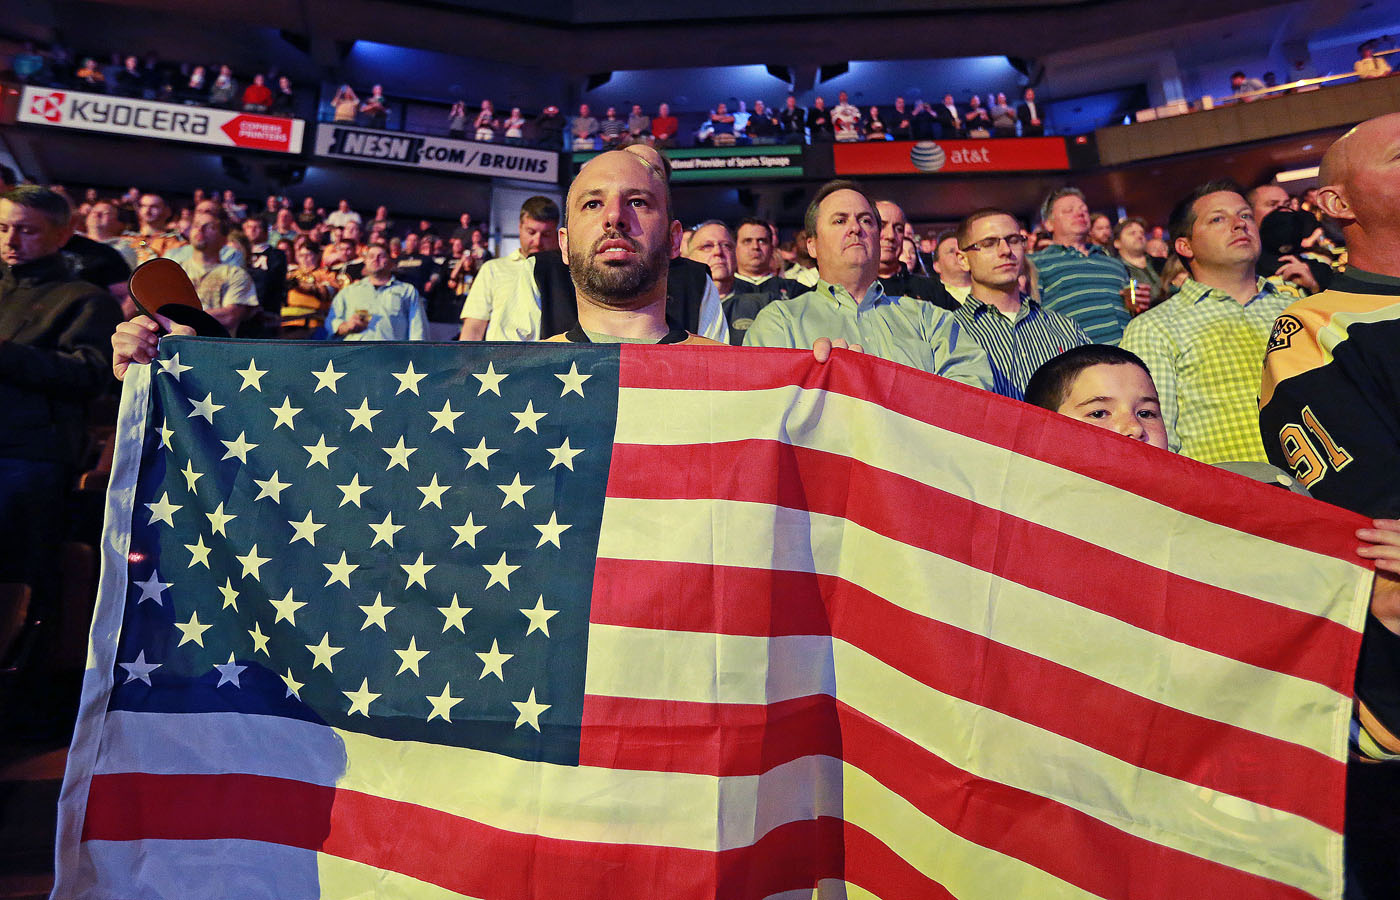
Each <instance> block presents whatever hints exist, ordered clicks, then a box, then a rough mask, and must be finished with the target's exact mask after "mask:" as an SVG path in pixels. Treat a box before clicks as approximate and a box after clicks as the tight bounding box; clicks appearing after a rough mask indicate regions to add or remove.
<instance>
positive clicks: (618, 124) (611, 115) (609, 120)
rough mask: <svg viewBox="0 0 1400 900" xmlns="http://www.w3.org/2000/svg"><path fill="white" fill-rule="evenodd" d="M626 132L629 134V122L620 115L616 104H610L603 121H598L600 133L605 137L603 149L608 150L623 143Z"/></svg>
mask: <svg viewBox="0 0 1400 900" xmlns="http://www.w3.org/2000/svg"><path fill="white" fill-rule="evenodd" d="M625 134H627V123H626V122H624V121H623V120H622V119H621V118H619V117H618V115H617V107H616V106H609V107H608V111H607V112H606V113H604V115H603V119H602V121H601V122H599V123H598V135H599V137H601V138H602V139H603V149H605V150H606V149H607V148H609V147H616V146H618V145H619V144H621V143H622V137H623V135H625Z"/></svg>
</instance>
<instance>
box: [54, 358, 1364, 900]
mask: <svg viewBox="0 0 1400 900" xmlns="http://www.w3.org/2000/svg"><path fill="white" fill-rule="evenodd" d="M120 430H121V433H122V443H121V445H120V448H119V451H118V454H117V459H116V463H115V466H114V472H113V476H112V488H111V495H110V504H109V505H110V509H109V516H108V523H107V530H106V533H105V535H104V557H105V565H104V572H103V577H102V596H101V598H100V601H99V608H98V611H97V614H96V617H95V621H94V625H93V643H92V649H91V652H90V662H89V671H88V673H87V679H86V681H85V684H84V699H83V709H82V714H81V717H80V722H79V727H78V731H77V734H76V735H75V738H74V742H73V747H72V750H71V752H70V757H69V768H68V773H67V777H66V781H65V785H64V792H63V799H62V802H61V810H60V828H59V849H58V862H59V871H58V882H57V887H56V889H55V893H54V897H55V898H59V900H66V898H79V897H82V898H91V897H104V898H105V897H143V898H145V897H170V898H175V897H179V898H182V900H188V898H202V897H209V898H231V897H236V898H240V900H242V898H256V897H267V898H302V897H336V898H351V897H384V898H388V897H425V898H440V897H456V896H466V897H477V898H489V900H527V898H528V900H544V898H556V897H559V898H562V897H568V898H639V900H640V898H656V897H665V898H708V897H721V898H740V900H742V898H765V897H781V898H798V897H813V896H816V897H833V898H834V897H850V898H854V897H881V898H887V900H896V898H929V897H958V898H997V900H1002V898H1008V897H1036V898H1040V897H1103V898H1125V900H1126V898H1134V900H1137V898H1163V900H1165V898H1180V897H1216V896H1229V897H1231V898H1233V900H1242V898H1243V900H1247V898H1266V897H1267V898H1292V897H1327V898H1335V897H1339V896H1340V893H1341V872H1340V865H1341V863H1340V859H1341V834H1340V832H1341V826H1342V817H1343V797H1344V791H1343V774H1344V758H1345V752H1346V749H1345V748H1346V737H1347V734H1346V730H1347V729H1346V726H1347V719H1348V711H1349V705H1350V690H1351V680H1352V675H1353V669H1354V666H1355V661H1356V656H1357V651H1358V647H1359V643H1360V634H1359V628H1360V624H1361V620H1362V618H1363V617H1364V614H1365V607H1366V597H1367V594H1368V591H1369V585H1370V572H1369V571H1368V570H1367V569H1365V568H1364V567H1363V566H1362V565H1360V564H1359V561H1358V560H1357V559H1356V558H1354V555H1353V551H1354V541H1353V539H1352V537H1351V531H1352V530H1353V529H1354V528H1355V527H1357V524H1358V520H1357V518H1356V517H1354V516H1352V515H1351V514H1349V513H1345V512H1343V511H1341V510H1338V509H1335V508H1332V507H1328V506H1325V505H1323V504H1320V503H1315V502H1312V501H1309V500H1306V499H1304V498H1299V497H1296V496H1294V495H1291V494H1289V493H1287V492H1285V491H1281V490H1277V489H1276V488H1273V487H1269V486H1266V485H1261V484H1257V483H1255V482H1252V481H1248V480H1246V479H1243V478H1241V477H1239V476H1235V475H1232V474H1229V473H1223V472H1219V471H1216V470H1212V469H1210V468H1208V467H1205V466H1202V465H1199V464H1197V463H1195V462H1192V461H1191V460H1187V459H1183V458H1179V457H1175V456H1170V455H1168V454H1166V453H1163V452H1162V451H1158V450H1155V449H1153V448H1150V447H1146V446H1144V445H1140V444H1137V443H1135V442H1132V441H1128V440H1125V439H1122V438H1119V437H1117V436H1115V435H1111V434H1109V433H1107V432H1104V431H1102V430H1099V429H1095V428H1092V427H1090V426H1087V425H1085V424H1083V423H1079V422H1074V421H1072V420H1070V419H1067V418H1062V417H1058V416H1053V415H1050V414H1048V413H1045V412H1044V411H1042V410H1038V409H1034V408H1031V407H1028V406H1025V405H1024V404H1020V403H1017V402H1015V401H1011V400H1007V399H1004V398H1001V397H996V396H993V395H991V394H988V393H985V392H981V391H977V390H975V389H973V388H968V387H965V386H962V385H959V384H956V383H953V382H951V381H947V380H945V379H942V378H938V377H936V376H931V375H925V374H923V373H920V372H916V371H914V370H911V369H908V368H904V367H901V366H897V365H895V364H892V363H887V362H885V361H883V360H879V359H874V358H870V357H861V356H856V355H853V354H846V353H838V354H836V356H835V358H834V359H833V360H832V361H831V362H830V363H828V364H826V365H818V364H816V363H815V362H814V361H813V360H812V359H811V356H810V354H807V353H800V352H795V351H782V350H754V349H725V348H708V347H674V346H672V347H639V346H623V347H616V346H614V347H606V346H573V345H547V344H535V345H508V346H507V345H485V346H472V347H459V346H452V345H422V344H412V345H397V344H380V345H368V344H365V345H359V346H355V347H347V346H344V345H333V344H316V343H293V342H243V341H217V340H204V339H179V338H167V339H166V340H165V341H163V343H162V348H161V355H160V358H159V360H158V361H157V362H156V363H155V364H153V365H152V366H150V367H140V368H135V369H133V370H132V373H131V374H130V375H129V376H128V383H127V385H126V391H125V394H124V397H123V410H122V425H121V428H120Z"/></svg>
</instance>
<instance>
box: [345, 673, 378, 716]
mask: <svg viewBox="0 0 1400 900" xmlns="http://www.w3.org/2000/svg"><path fill="white" fill-rule="evenodd" d="M341 693H342V694H344V695H345V699H347V700H349V701H350V711H349V712H348V713H346V715H347V716H353V715H354V714H355V713H360V714H361V715H363V716H364V717H365V718H369V705H370V704H371V703H373V702H374V701H376V700H378V699H379V698H380V696H381V695H380V694H376V693H375V692H374V691H371V690H370V689H369V679H368V678H361V679H360V689H359V690H358V691H341Z"/></svg>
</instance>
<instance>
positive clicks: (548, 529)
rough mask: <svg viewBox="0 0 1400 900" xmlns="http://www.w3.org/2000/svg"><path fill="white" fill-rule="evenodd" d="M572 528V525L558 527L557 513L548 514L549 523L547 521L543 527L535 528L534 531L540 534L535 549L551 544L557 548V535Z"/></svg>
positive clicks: (537, 526)
mask: <svg viewBox="0 0 1400 900" xmlns="http://www.w3.org/2000/svg"><path fill="white" fill-rule="evenodd" d="M572 527H574V526H572V525H560V524H559V519H558V514H557V513H554V512H551V513H550V514H549V521H548V522H546V523H544V524H543V525H536V526H535V528H536V529H537V530H538V531H539V533H540V542H539V543H538V544H536V545H535V549H537V550H538V549H539V548H540V547H543V546H544V545H545V544H553V545H554V546H556V547H558V546H559V535H561V534H563V533H564V532H565V531H566V530H567V529H570V528H572Z"/></svg>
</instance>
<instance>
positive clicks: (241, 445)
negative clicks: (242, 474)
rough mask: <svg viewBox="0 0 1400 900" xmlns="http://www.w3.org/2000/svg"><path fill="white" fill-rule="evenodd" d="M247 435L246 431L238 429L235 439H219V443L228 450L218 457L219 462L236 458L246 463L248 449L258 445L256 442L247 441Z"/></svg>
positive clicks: (255, 447)
mask: <svg viewBox="0 0 1400 900" xmlns="http://www.w3.org/2000/svg"><path fill="white" fill-rule="evenodd" d="M247 437H248V433H247V432H246V431H240V432H238V439H237V440H233V441H219V443H221V444H223V445H224V446H225V447H227V448H228V452H227V453H225V454H224V455H223V459H220V460H219V462H223V461H224V460H225V459H237V460H238V461H239V462H241V463H243V464H244V465H245V466H246V465H247V464H248V451H249V450H255V449H257V447H258V446H259V445H258V444H250V443H248V440H247Z"/></svg>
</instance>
